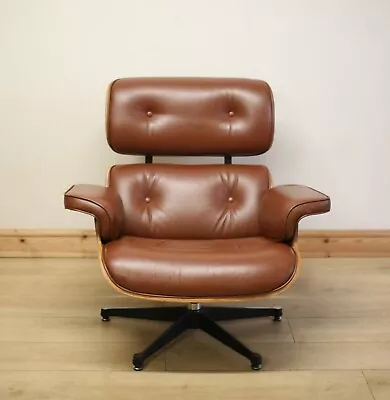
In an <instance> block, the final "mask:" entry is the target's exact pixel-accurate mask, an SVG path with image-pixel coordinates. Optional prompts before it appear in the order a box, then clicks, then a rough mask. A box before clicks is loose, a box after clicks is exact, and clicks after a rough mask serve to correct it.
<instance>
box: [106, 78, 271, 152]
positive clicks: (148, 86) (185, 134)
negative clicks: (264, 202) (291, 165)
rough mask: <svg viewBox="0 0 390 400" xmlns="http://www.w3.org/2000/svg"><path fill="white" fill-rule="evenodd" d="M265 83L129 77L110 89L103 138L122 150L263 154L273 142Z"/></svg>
mask: <svg viewBox="0 0 390 400" xmlns="http://www.w3.org/2000/svg"><path fill="white" fill-rule="evenodd" d="M273 135H274V107H273V97H272V91H271V89H270V87H269V86H268V84H267V83H265V82H263V81H258V80H251V79H210V78H209V79H207V78H192V79H188V78H165V79H159V78H138V79H135V78H132V79H119V80H117V81H115V82H113V84H112V85H111V87H110V89H109V102H108V107H107V139H108V143H109V145H110V146H111V148H112V149H113V150H114V151H116V152H117V153H122V154H152V155H187V156H200V155H221V156H223V155H235V156H238V155H241V156H249V155H256V154H262V153H264V152H266V151H267V150H268V149H269V148H270V147H271V145H272V142H273Z"/></svg>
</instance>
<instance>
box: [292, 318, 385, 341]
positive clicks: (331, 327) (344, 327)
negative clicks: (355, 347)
mask: <svg viewBox="0 0 390 400" xmlns="http://www.w3.org/2000/svg"><path fill="white" fill-rule="evenodd" d="M289 324H290V327H291V330H292V333H293V336H294V339H295V341H296V342H308V343H310V342H325V343H326V342H368V343H370V342H371V343H373V342H377V343H379V342H390V318H368V317H360V318H357V317H355V318H290V319H289Z"/></svg>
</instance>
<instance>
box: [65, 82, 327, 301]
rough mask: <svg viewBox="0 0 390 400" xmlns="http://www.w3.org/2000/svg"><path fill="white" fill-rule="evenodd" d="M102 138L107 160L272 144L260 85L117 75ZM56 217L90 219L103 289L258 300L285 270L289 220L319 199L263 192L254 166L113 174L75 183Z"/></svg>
mask: <svg viewBox="0 0 390 400" xmlns="http://www.w3.org/2000/svg"><path fill="white" fill-rule="evenodd" d="M109 94H110V96H109V102H108V107H107V139H108V142H109V144H110V146H111V147H112V148H113V149H114V150H115V151H117V152H118V153H124V154H148V155H216V156H217V155H254V154H261V153H263V152H265V151H267V150H268V149H269V148H270V146H271V145H272V140H273V128H274V115H273V97H272V92H271V89H270V88H269V86H268V85H267V84H266V83H265V82H263V81H255V80H245V79H210V78H209V79H205V78H192V79H190V78H187V79H185V78H165V79H163V78H161V79H157V78H138V79H121V80H117V81H115V82H114V83H113V85H112V86H111V88H110V91H109ZM65 207H66V208H67V209H71V210H75V211H80V212H84V213H89V214H92V215H93V216H94V217H95V221H96V229H97V234H98V236H99V238H100V239H101V241H102V243H103V247H102V252H101V257H102V262H103V264H104V267H105V271H106V273H107V275H108V277H109V278H110V279H111V281H112V282H113V283H114V284H115V285H116V286H117V287H119V288H121V289H122V290H125V291H127V292H128V293H130V294H137V295H142V296H158V297H159V298H162V299H164V298H170V299H175V298H179V297H180V298H188V299H191V300H194V301H196V298H202V300H204V297H207V298H209V299H210V300H214V299H215V298H216V297H218V296H220V297H223V298H237V297H243V296H250V295H260V294H267V293H271V292H274V291H276V290H278V289H280V288H282V287H284V286H285V285H286V284H287V283H288V282H290V281H291V280H292V278H293V277H294V275H295V273H296V254H295V252H294V251H293V249H292V245H293V242H294V240H295V238H296V233H297V227H298V222H299V220H300V219H301V218H304V217H306V216H308V215H314V214H322V213H326V212H328V211H329V210H330V199H329V197H328V196H326V195H325V194H323V193H320V192H318V191H316V190H314V189H312V188H309V187H305V186H300V185H284V186H279V187H274V188H270V174H269V171H268V169H267V168H266V167H265V166H261V165H235V164H232V165H178V164H175V165H173V164H132V165H116V166H113V167H112V168H111V169H110V171H109V174H108V186H107V187H99V186H94V185H75V186H73V187H71V188H70V189H69V190H68V191H67V192H66V193H65Z"/></svg>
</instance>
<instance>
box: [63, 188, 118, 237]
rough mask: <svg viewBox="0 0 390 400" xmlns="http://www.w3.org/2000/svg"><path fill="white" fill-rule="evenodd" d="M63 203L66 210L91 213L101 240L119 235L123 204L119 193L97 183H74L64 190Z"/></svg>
mask: <svg viewBox="0 0 390 400" xmlns="http://www.w3.org/2000/svg"><path fill="white" fill-rule="evenodd" d="M64 205H65V208H66V209H67V210H73V211H79V212H82V213H86V214H90V215H93V216H94V217H95V221H96V230H97V233H98V235H100V237H101V239H102V241H110V240H114V239H117V238H118V237H120V236H121V234H122V224H123V205H122V201H121V199H120V197H119V195H118V194H117V193H116V192H114V191H113V190H112V189H110V188H108V187H104V186H97V185H74V186H72V187H71V188H69V189H68V190H67V191H66V192H65V195H64Z"/></svg>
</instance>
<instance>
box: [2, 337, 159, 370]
mask: <svg viewBox="0 0 390 400" xmlns="http://www.w3.org/2000/svg"><path fill="white" fill-rule="evenodd" d="M147 344H149V343H148V341H147V340H144V341H139V342H138V343H26V342H24V343H20V342H0V354H1V357H0V371H132V367H131V360H132V356H133V354H134V353H137V352H138V351H141V350H143V348H144V347H145V346H146V345H147ZM164 369H165V359H164V354H159V356H158V357H155V358H154V359H152V360H151V362H150V363H149V364H148V370H149V371H153V370H161V371H163V370H164Z"/></svg>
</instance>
